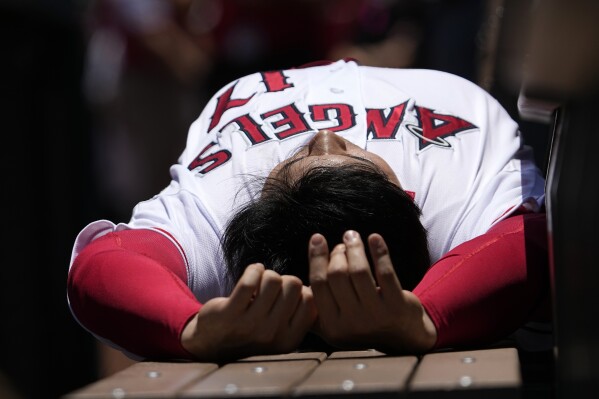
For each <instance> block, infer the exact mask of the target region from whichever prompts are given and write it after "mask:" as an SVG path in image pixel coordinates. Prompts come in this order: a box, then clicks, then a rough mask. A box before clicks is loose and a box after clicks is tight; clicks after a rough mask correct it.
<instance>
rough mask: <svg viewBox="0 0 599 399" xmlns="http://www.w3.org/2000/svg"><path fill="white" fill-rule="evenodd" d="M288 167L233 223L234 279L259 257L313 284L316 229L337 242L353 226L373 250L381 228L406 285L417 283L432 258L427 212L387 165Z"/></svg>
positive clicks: (227, 236) (228, 243)
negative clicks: (293, 173)
mask: <svg viewBox="0 0 599 399" xmlns="http://www.w3.org/2000/svg"><path fill="white" fill-rule="evenodd" d="M282 172H283V173H279V174H278V177H272V176H271V177H269V178H268V179H265V180H264V181H263V184H264V186H263V188H262V191H261V194H260V195H259V196H258V197H257V198H256V199H254V200H252V201H250V202H249V203H248V204H246V205H245V206H243V207H242V208H241V210H240V211H238V212H237V213H236V214H235V215H234V216H233V217H232V219H231V220H230V221H229V223H228V224H227V227H226V229H225V232H224V235H223V238H222V249H223V255H224V258H225V261H226V263H227V268H228V272H229V277H230V278H231V280H232V281H231V283H233V284H234V283H235V282H237V281H238V280H239V278H240V277H241V275H242V274H243V271H244V270H245V268H246V267H247V266H248V265H250V264H252V263H257V262H260V263H263V264H264V266H265V267H266V268H267V269H273V270H274V271H276V272H278V273H279V274H292V275H295V276H297V277H299V278H300V279H301V280H302V281H303V282H304V284H306V285H309V277H308V276H309V265H308V241H309V239H310V237H311V236H312V234H314V233H321V234H322V235H324V236H325V238H326V239H327V242H328V244H329V249H332V248H333V247H334V246H335V245H336V244H337V243H340V242H341V241H342V236H343V233H344V232H345V231H346V230H350V229H352V230H356V231H357V232H359V233H360V235H361V237H362V240H363V241H364V244H365V247H366V250H367V251H368V245H367V243H366V239H367V237H368V236H369V235H370V234H372V233H379V234H380V235H381V236H382V237H383V238H384V239H385V242H386V243H387V245H388V246H389V251H390V255H391V259H392V261H393V265H394V267H395V270H396V272H397V275H398V277H399V279H400V282H401V284H402V287H403V288H404V289H410V290H411V289H412V288H414V287H415V286H416V284H417V283H418V282H419V281H420V279H421V278H422V276H423V275H424V273H425V271H426V270H427V269H428V267H429V265H430V258H429V252H428V246H427V239H426V231H425V229H424V227H423V226H422V224H421V222H420V215H421V212H420V209H419V208H418V206H417V205H416V204H415V203H414V202H413V200H412V198H411V197H410V196H409V195H408V194H406V192H405V191H404V190H402V189H401V188H400V187H399V186H397V185H396V184H395V183H393V182H391V181H390V180H389V178H388V177H387V176H386V175H385V174H384V173H383V172H381V171H380V170H379V169H378V168H376V167H375V166H371V165H369V164H365V163H361V162H360V163H358V162H354V163H350V164H345V165H339V166H318V167H313V168H309V169H307V170H304V171H303V172H302V175H301V176H300V177H299V178H297V179H293V180H292V179H290V178H289V176H288V174H287V173H284V168H283V171H282ZM368 257H369V259H370V255H369V254H368ZM371 264H372V263H371Z"/></svg>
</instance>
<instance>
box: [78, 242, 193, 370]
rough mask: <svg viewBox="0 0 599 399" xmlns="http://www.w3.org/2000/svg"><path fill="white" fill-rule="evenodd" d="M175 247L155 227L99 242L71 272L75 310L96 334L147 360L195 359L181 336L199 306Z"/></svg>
mask: <svg viewBox="0 0 599 399" xmlns="http://www.w3.org/2000/svg"><path fill="white" fill-rule="evenodd" d="M186 281H187V272H186V267H185V262H184V260H183V258H182V256H181V253H180V252H179V250H178V248H177V247H176V245H175V244H174V243H173V242H172V241H170V240H169V239H168V238H167V237H165V236H164V235H162V234H160V233H158V232H156V231H152V230H124V231H119V232H115V233H109V234H107V235H105V236H103V237H101V238H98V239H96V240H94V241H93V242H92V243H90V244H89V245H88V246H87V247H85V249H84V250H83V251H82V252H81V253H80V254H79V255H78V256H77V258H76V259H75V261H74V263H73V265H72V267H71V269H70V271H69V275H68V282H67V293H68V297H69V303H70V306H71V310H72V311H73V313H74V315H75V316H76V317H77V319H78V320H79V322H80V323H81V324H82V325H84V326H85V327H86V328H87V329H88V330H90V331H92V332H93V333H94V334H96V335H98V336H100V337H102V338H105V339H108V340H110V341H112V342H113V343H115V344H116V345H118V346H120V347H121V348H123V349H125V350H127V351H128V352H131V353H132V354H134V355H137V356H140V357H143V358H152V359H191V358H192V356H191V355H190V354H189V353H188V352H187V351H186V350H185V349H184V348H183V347H182V346H181V343H180V336H181V333H182V331H183V328H184V327H185V325H186V324H187V322H188V320H189V319H190V318H191V317H193V316H194V315H195V314H196V313H197V312H198V311H199V309H200V307H201V304H200V303H199V302H198V301H197V300H196V298H195V297H194V295H193V294H192V292H191V291H190V289H189V288H188V287H187V285H186Z"/></svg>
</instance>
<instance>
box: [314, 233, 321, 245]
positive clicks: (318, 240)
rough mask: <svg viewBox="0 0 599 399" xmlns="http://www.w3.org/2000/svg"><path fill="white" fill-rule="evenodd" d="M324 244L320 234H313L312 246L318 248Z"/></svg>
mask: <svg viewBox="0 0 599 399" xmlns="http://www.w3.org/2000/svg"><path fill="white" fill-rule="evenodd" d="M323 242H324V239H323V237H322V236H321V235H320V234H315V235H313V236H312V245H314V246H320V245H322V243H323Z"/></svg>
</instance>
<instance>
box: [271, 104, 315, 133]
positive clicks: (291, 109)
mask: <svg viewBox="0 0 599 399" xmlns="http://www.w3.org/2000/svg"><path fill="white" fill-rule="evenodd" d="M260 116H261V117H262V119H263V120H264V121H265V122H268V121H267V119H268V118H271V117H274V116H280V117H281V119H276V120H274V121H272V122H270V124H271V125H272V127H274V128H275V129H279V128H281V127H283V126H287V129H284V130H279V131H278V132H276V133H275V136H277V137H278V138H279V139H280V140H282V139H286V138H288V137H291V136H295V135H296V134H300V133H305V132H309V131H310V130H312V128H311V127H310V125H308V122H306V120H305V119H304V114H302V113H301V112H300V111H299V110H298V109H297V108H296V107H295V104H289V105H285V106H284V107H281V108H278V109H273V110H272V111H268V112H265V113H263V114H262V115H260Z"/></svg>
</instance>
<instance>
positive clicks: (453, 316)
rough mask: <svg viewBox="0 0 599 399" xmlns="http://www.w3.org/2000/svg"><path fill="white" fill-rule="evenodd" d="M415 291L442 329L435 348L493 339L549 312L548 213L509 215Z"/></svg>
mask: <svg viewBox="0 0 599 399" xmlns="http://www.w3.org/2000/svg"><path fill="white" fill-rule="evenodd" d="M414 293H415V294H416V295H417V296H418V297H419V299H420V301H421V302H422V305H423V306H424V308H425V309H426V311H427V313H428V314H429V316H430V317H431V319H432V321H433V323H434V324H435V326H436V328H437V333H438V339H437V343H436V345H435V347H436V348H448V347H459V346H464V345H484V344H490V343H492V342H495V341H497V340H498V339H502V338H505V337H506V336H508V335H509V334H510V333H512V332H514V331H516V330H517V329H518V328H519V327H521V326H522V325H523V324H524V323H525V322H527V321H530V319H531V317H532V316H533V315H540V314H544V315H545V316H547V315H549V314H550V312H549V311H548V310H547V307H548V304H549V301H548V300H547V298H548V297H549V267H548V252H547V230H546V216H545V214H544V213H528V214H524V215H517V216H512V217H509V218H507V219H505V220H502V221H501V222H499V223H497V224H496V225H494V226H493V227H492V228H491V229H490V230H489V231H488V232H487V233H485V234H483V235H481V236H479V237H476V238H474V239H472V240H470V241H467V242H465V243H463V244H461V245H459V246H457V247H456V248H454V249H453V250H451V251H450V252H448V253H447V254H446V255H445V256H443V257H442V258H441V259H439V260H438V261H437V262H436V263H435V264H434V265H433V266H432V267H431V268H430V269H429V271H428V272H427V273H426V275H425V277H424V278H423V280H422V281H421V282H420V284H419V285H418V286H417V287H416V288H415V289H414ZM547 317H548V316H547Z"/></svg>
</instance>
